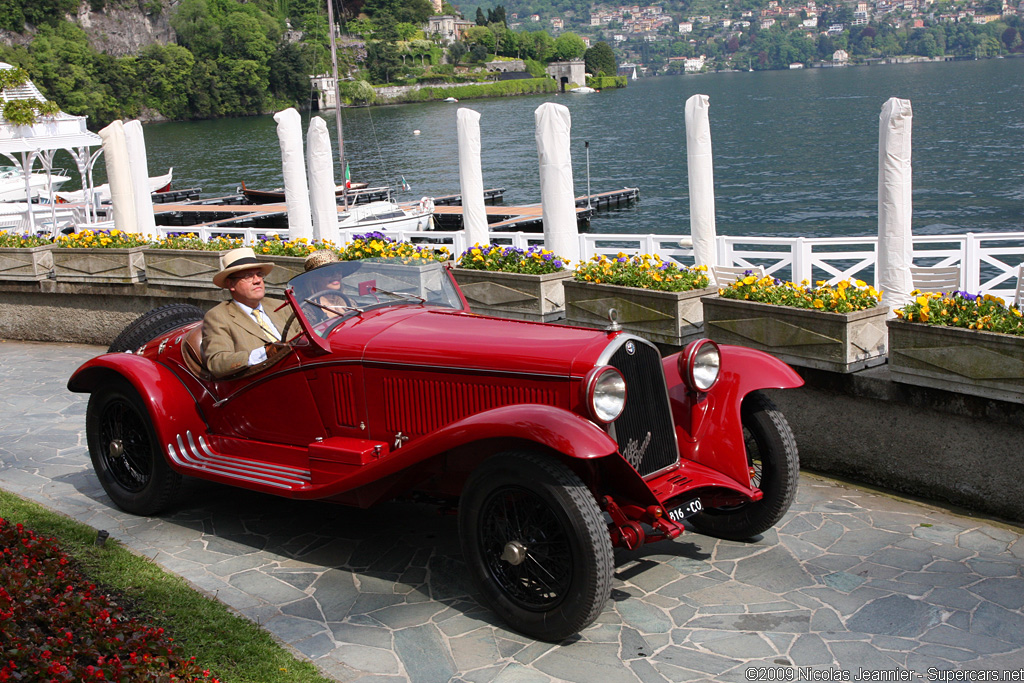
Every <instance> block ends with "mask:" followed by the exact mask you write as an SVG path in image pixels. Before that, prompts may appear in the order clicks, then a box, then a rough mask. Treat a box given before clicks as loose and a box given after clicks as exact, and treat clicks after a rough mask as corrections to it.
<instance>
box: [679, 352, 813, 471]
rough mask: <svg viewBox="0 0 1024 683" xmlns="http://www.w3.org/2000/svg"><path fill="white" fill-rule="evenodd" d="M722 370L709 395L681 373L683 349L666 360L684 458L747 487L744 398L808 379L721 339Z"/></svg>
mask: <svg viewBox="0 0 1024 683" xmlns="http://www.w3.org/2000/svg"><path fill="white" fill-rule="evenodd" d="M718 348H719V351H720V352H721V357H722V371H721V375H720V376H719V379H718V382H717V383H716V384H715V386H714V387H712V388H711V391H709V392H708V393H706V394H702V395H695V394H693V393H692V392H690V391H689V390H688V389H687V388H686V385H685V384H684V383H683V380H682V378H681V377H680V375H679V367H678V354H674V355H671V356H668V357H667V358H665V359H664V361H663V367H664V369H665V379H666V381H667V382H668V390H669V397H670V399H671V402H672V416H673V418H674V419H675V423H676V435H677V437H678V439H679V451H680V454H681V455H682V457H683V458H686V459H688V460H693V461H695V462H699V463H701V464H703V465H707V466H709V467H712V468H714V469H716V470H719V471H720V472H722V473H723V474H726V475H728V476H729V477H730V478H731V479H733V480H734V481H736V482H737V483H738V484H739V485H740V486H742V487H743V488H749V486H750V474H749V469H748V467H747V460H746V449H745V448H744V445H743V423H742V419H741V416H740V407H741V405H742V404H743V398H744V397H745V396H746V395H747V394H749V393H750V392H752V391H757V390H759V389H795V388H797V387H800V386H803V383H804V381H803V379H802V378H801V377H800V375H798V374H797V373H796V371H794V370H793V368H791V367H789V366H788V365H787V364H785V363H783V362H782V361H781V360H779V359H778V358H776V357H775V356H772V355H770V354H767V353H764V352H763V351H758V350H756V349H750V348H747V347H745V346H730V345H727V344H720V345H719V347H718Z"/></svg>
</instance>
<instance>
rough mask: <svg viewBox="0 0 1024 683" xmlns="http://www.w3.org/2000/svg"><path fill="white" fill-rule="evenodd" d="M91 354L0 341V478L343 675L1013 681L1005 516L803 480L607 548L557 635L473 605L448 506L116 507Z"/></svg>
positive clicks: (1023, 565)
mask: <svg viewBox="0 0 1024 683" xmlns="http://www.w3.org/2000/svg"><path fill="white" fill-rule="evenodd" d="M101 350H102V349H99V348H98V347H91V346H76V345H65V344H42V343H28V342H9V341H8V342H2V341H0V416H2V419H0V488H3V489H6V490H8V491H12V492H14V493H17V494H19V495H21V496H24V497H25V498H28V499H31V500H34V501H37V502H40V503H42V504H44V505H46V506H47V507H49V508H52V509H54V510H57V511H59V512H62V513H64V514H66V515H69V516H71V517H73V518H75V519H77V520H79V521H82V522H85V523H86V524H90V525H92V526H93V527H96V528H99V529H107V530H108V531H109V532H110V534H111V536H113V537H115V538H117V539H118V540H120V541H122V542H123V543H125V544H126V545H127V546H128V547H130V548H132V549H133V550H134V551H136V552H138V553H140V554H143V555H145V556H147V557H150V558H152V559H154V560H155V561H156V562H157V563H158V564H160V565H161V566H162V567H164V568H165V569H166V570H168V571H171V572H174V573H176V574H179V575H181V576H182V577H184V578H185V579H186V580H188V581H189V582H190V583H191V584H192V585H193V586H195V587H196V588H197V589H199V590H202V591H204V592H206V593H208V594H209V595H212V596H215V597H216V598H217V599H219V600H221V601H223V602H224V603H225V604H227V605H229V606H230V607H231V608H233V609H234V610H236V611H238V612H239V613H241V614H243V615H245V616H247V617H249V618H250V619H253V620H255V621H257V622H258V623H259V624H261V625H262V626H263V627H264V628H266V629H267V630H268V631H270V632H271V633H273V634H274V635H275V636H276V637H277V638H278V639H279V640H281V641H282V642H284V643H286V644H287V645H288V646H290V647H292V648H294V650H295V651H297V652H300V653H302V655H304V656H306V657H308V658H310V659H312V660H313V661H314V662H315V663H316V664H317V665H318V666H319V667H320V668H321V670H322V671H323V672H324V673H325V674H326V675H328V676H330V677H332V678H334V679H336V680H338V681H346V682H348V681H414V682H417V683H420V682H422V683H433V682H435V681H438V682H439V681H449V680H453V681H473V682H485V681H516V682H519V681H524V682H526V681H530V682H532V681H537V682H546V681H580V682H586V683H614V682H617V681H644V682H648V681H703V680H722V681H751V680H764V681H780V680H782V681H790V680H857V678H858V676H859V677H861V678H862V679H864V677H865V676H868V677H869V678H868V679H867V680H967V679H965V678H956V676H961V677H962V676H965V675H966V674H965V673H964V672H966V671H969V670H970V671H993V672H996V674H995V675H996V678H993V679H991V680H1024V613H1022V608H1024V540H1022V536H1021V530H1020V529H1016V528H1013V527H1008V526H1004V525H998V524H993V523H989V522H986V521H982V520H977V519H971V518H968V517H962V516H956V515H953V514H950V513H947V512H944V511H942V510H940V509H937V508H933V507H929V506H924V505H919V504H915V503H910V502H906V501H902V500H898V499H894V498H890V497H886V496H883V495H878V494H875V493H871V492H866V491H863V490H860V489H857V488H853V487H849V486H844V485H840V484H837V483H834V482H832V481H829V480H825V479H820V478H817V477H810V476H804V477H803V478H802V479H801V488H800V493H799V495H798V497H797V502H796V504H795V505H794V506H793V508H792V510H791V511H790V513H789V515H788V516H787V517H786V518H785V520H784V521H783V523H782V524H781V525H780V526H779V528H778V529H777V530H773V531H771V532H769V533H767V534H765V535H764V537H763V538H761V539H760V540H758V541H756V542H753V543H734V542H727V541H719V540H715V539H712V538H709V537H706V536H702V535H699V534H696V533H693V534H685V535H684V536H682V537H680V538H679V539H677V540H676V541H674V542H669V543H662V544H655V545H651V546H647V547H645V548H643V549H642V550H640V551H637V552H624V551H616V555H615V560H616V570H615V582H614V589H613V591H612V596H611V600H610V601H609V602H608V605H607V608H606V609H605V612H604V614H603V615H602V616H601V618H600V619H599V620H598V622H597V623H595V624H594V625H593V626H591V627H590V628H588V629H586V630H585V631H583V632H582V633H581V634H580V635H579V637H578V638H577V639H574V640H572V641H570V642H566V643H562V644H560V645H551V644H548V643H541V642H536V641H532V640H530V639H528V638H524V637H522V636H520V635H518V634H516V633H513V632H510V631H508V630H506V629H505V628H503V626H502V625H501V623H499V622H497V621H496V620H495V619H494V617H493V616H492V615H491V614H490V613H489V612H488V611H487V610H486V609H483V608H481V607H480V606H479V605H478V604H477V602H476V600H475V599H474V597H473V591H472V589H471V588H470V586H469V585H468V583H467V581H466V573H465V568H464V565H463V562H462V557H461V553H460V552H459V547H458V539H457V534H456V521H455V518H454V516H452V515H445V514H440V513H438V512H437V511H436V510H435V509H434V508H431V507H428V506H424V505H417V504H412V503H395V504H387V505H383V506H381V507H379V508H377V509H374V510H354V509H349V508H344V507H339V506H332V505H327V504H323V503H315V502H312V503H311V502H295V501H289V500H284V499H279V498H274V497H270V496H265V495H260V494H255V493H250V492H246V491H240V490H236V489H231V488H227V487H223V486H219V485H214V484H209V483H205V482H196V483H195V484H193V485H191V486H190V487H189V488H188V491H187V495H186V500H185V501H184V503H183V505H182V506H181V507H180V508H179V509H177V510H176V511H174V512H172V513H170V514H166V515H162V516H160V517H154V518H144V517H135V516H132V515H128V514H125V513H123V512H121V511H120V510H118V509H116V508H115V507H113V505H112V504H111V502H110V500H109V499H108V498H107V497H106V496H105V495H104V493H103V490H102V489H101V488H100V486H99V483H98V482H97V480H96V478H95V476H93V472H92V469H91V466H90V464H89V457H88V453H87V450H86V445H85V407H86V400H87V397H85V396H82V395H76V394H71V393H69V392H68V391H67V389H66V387H65V383H66V381H67V378H68V376H69V375H70V374H71V372H72V371H73V370H74V369H75V367H77V365H78V364H79V363H81V362H82V361H84V360H86V359H88V358H90V357H91V356H93V355H95V354H97V353H99V352H100V351H101ZM969 456H970V454H965V457H969ZM1019 484H1020V482H1007V485H1011V486H1013V485H1018V486H1019ZM2 513H3V511H2V510H0V514H2ZM1014 676H1016V677H1014Z"/></svg>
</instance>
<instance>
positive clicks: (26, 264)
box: [0, 244, 53, 282]
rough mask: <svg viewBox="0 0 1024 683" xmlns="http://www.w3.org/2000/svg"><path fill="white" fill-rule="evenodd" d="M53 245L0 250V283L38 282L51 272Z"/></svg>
mask: <svg viewBox="0 0 1024 683" xmlns="http://www.w3.org/2000/svg"><path fill="white" fill-rule="evenodd" d="M52 252H53V245H52V244H44V245H43V246H40V247H29V248H26V249H14V248H3V249H0V281H15V282H38V281H39V280H45V279H46V278H48V277H50V271H51V270H53V253H52Z"/></svg>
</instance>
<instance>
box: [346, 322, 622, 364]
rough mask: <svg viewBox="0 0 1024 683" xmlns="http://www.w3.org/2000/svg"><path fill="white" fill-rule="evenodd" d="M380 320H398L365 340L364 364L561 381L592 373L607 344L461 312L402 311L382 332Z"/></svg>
mask: <svg viewBox="0 0 1024 683" xmlns="http://www.w3.org/2000/svg"><path fill="white" fill-rule="evenodd" d="M385 317H388V318H398V319H396V320H395V321H394V322H393V323H391V324H388V325H387V326H386V327H383V329H381V330H380V331H379V332H378V333H376V334H375V335H374V336H372V338H369V339H367V340H366V344H365V347H364V351H363V359H364V361H365V362H368V363H393V364H401V365H416V366H430V367H444V368H452V369H466V370H470V369H474V370H486V371H492V372H493V371H502V372H533V373H543V374H552V375H561V376H566V377H567V376H570V375H572V374H581V373H583V372H585V371H586V370H587V369H589V368H590V367H592V366H593V363H594V362H595V361H596V359H597V357H598V355H599V354H600V352H601V350H602V349H604V347H605V346H607V344H608V341H609V336H608V334H607V333H605V332H602V331H599V330H593V329H588V328H579V327H567V326H563V325H553V324H550V323H533V322H525V321H519V320H508V319H504V318H491V317H487V316H481V315H475V314H472V313H467V312H462V311H448V310H438V309H418V310H416V311H415V312H411V311H410V309H406V311H405V312H404V314H402V315H400V316H382V317H381V318H380V319H378V322H380V323H381V324H382V326H383V325H384V323H385V320H384V318H385ZM342 334H344V332H342ZM332 337H333V335H332ZM332 341H333V339H332Z"/></svg>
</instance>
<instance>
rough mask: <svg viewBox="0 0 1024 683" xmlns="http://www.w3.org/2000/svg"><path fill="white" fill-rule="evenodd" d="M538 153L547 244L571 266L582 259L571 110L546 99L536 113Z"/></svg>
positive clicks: (545, 240)
mask: <svg viewBox="0 0 1024 683" xmlns="http://www.w3.org/2000/svg"><path fill="white" fill-rule="evenodd" d="M534 121H535V123H536V127H537V131H536V137H537V156H538V158H539V160H540V201H541V207H542V216H543V220H544V244H545V246H546V247H547V248H548V249H550V250H551V251H553V252H555V254H557V255H558V256H561V257H562V258H564V259H568V260H569V261H571V262H572V265H574V266H575V265H576V264H578V263H579V262H580V240H579V229H578V228H577V227H576V194H575V192H574V190H573V183H572V155H571V154H570V153H569V141H570V136H569V132H570V130H571V128H572V121H571V117H570V116H569V109H568V107H565V106H563V105H561V104H555V103H554V102H545V103H544V104H542V105H540V106H539V107H537V110H536V111H535V112H534Z"/></svg>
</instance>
